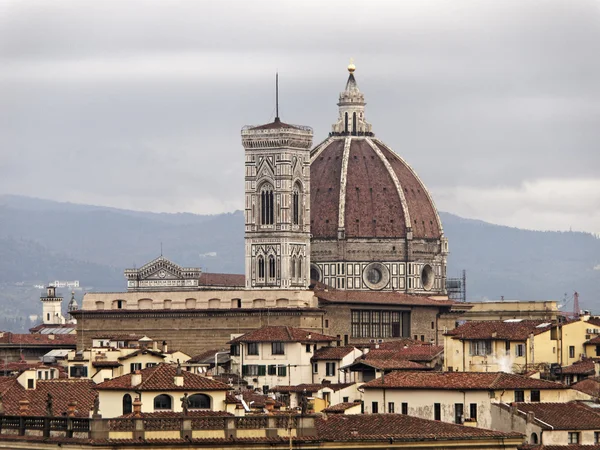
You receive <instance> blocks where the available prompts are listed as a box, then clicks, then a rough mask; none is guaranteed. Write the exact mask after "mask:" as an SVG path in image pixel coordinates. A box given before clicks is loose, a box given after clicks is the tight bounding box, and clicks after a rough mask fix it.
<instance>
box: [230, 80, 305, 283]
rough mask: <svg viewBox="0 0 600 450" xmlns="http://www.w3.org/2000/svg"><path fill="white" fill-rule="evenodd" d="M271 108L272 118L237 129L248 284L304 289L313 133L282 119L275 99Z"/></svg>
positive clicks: (277, 93) (277, 94)
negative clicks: (242, 158)
mask: <svg viewBox="0 0 600 450" xmlns="http://www.w3.org/2000/svg"><path fill="white" fill-rule="evenodd" d="M277 81H278V80H277ZM277 87H278V86H277V82H276V88H277ZM278 96H279V92H278V89H276V97H277V99H278ZM276 110H277V114H276V117H275V120H274V121H273V122H272V123H267V124H265V125H259V126H245V127H244V128H243V129H242V145H243V146H244V150H245V154H246V175H245V181H246V182H245V192H246V196H245V209H244V212H245V242H246V244H245V245H246V249H245V253H246V258H245V265H246V288H247V289H265V288H273V289H303V288H307V287H308V285H309V284H310V148H311V146H312V136H313V133H312V129H311V128H310V127H305V126H301V125H289V124H287V123H284V122H282V121H281V120H280V119H279V102H278V101H277V102H276Z"/></svg>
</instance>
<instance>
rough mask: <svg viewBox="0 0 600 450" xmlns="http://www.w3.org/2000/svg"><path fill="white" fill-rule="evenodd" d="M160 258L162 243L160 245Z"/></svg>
mask: <svg viewBox="0 0 600 450" xmlns="http://www.w3.org/2000/svg"><path fill="white" fill-rule="evenodd" d="M160 256H162V242H161V243H160Z"/></svg>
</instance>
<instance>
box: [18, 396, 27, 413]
mask: <svg viewBox="0 0 600 450" xmlns="http://www.w3.org/2000/svg"><path fill="white" fill-rule="evenodd" d="M28 409H29V400H26V399H23V400H19V413H21V414H26V413H27V410H28Z"/></svg>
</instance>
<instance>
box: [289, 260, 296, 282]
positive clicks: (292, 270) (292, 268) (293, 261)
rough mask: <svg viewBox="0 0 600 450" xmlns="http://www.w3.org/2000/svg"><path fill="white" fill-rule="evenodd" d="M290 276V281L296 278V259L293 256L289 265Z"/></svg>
mask: <svg viewBox="0 0 600 450" xmlns="http://www.w3.org/2000/svg"><path fill="white" fill-rule="evenodd" d="M290 266H291V267H290V272H291V273H290V276H291V277H292V279H294V278H296V257H295V256H294V257H293V258H292V263H291V264H290Z"/></svg>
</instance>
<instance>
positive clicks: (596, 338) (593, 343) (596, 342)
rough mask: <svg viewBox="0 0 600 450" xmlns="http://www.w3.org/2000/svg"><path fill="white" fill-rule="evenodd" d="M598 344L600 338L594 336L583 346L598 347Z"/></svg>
mask: <svg viewBox="0 0 600 450" xmlns="http://www.w3.org/2000/svg"><path fill="white" fill-rule="evenodd" d="M598 344H600V336H596V337H594V338H592V339H589V340H587V341H585V345H598Z"/></svg>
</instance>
